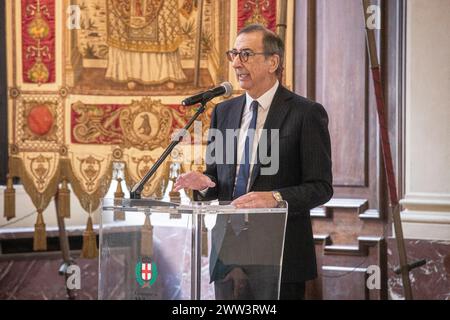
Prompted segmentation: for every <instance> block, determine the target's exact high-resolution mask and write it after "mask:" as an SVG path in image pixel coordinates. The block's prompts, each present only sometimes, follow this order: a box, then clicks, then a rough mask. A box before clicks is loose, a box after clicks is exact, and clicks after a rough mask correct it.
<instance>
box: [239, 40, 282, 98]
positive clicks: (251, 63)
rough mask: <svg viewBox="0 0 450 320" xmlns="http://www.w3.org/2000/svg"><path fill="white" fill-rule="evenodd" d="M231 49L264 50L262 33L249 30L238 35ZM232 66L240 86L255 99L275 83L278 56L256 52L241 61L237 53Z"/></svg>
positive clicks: (260, 51)
mask: <svg viewBox="0 0 450 320" xmlns="http://www.w3.org/2000/svg"><path fill="white" fill-rule="evenodd" d="M233 49H236V50H237V51H242V50H249V51H252V52H253V53H262V52H264V45H263V33H262V32H251V33H243V34H241V35H239V36H238V37H237V38H236V42H235V46H234V48H233ZM232 67H233V68H234V70H235V72H236V78H237V81H239V85H240V86H241V88H242V89H244V90H246V91H247V92H248V93H249V94H250V96H251V97H252V98H254V99H257V98H259V97H260V96H261V95H262V94H264V93H265V92H266V91H267V90H269V89H270V88H271V87H272V86H273V85H274V83H275V80H276V75H275V71H276V69H277V67H278V56H276V55H271V56H268V57H267V58H266V56H265V55H263V54H257V55H254V56H249V57H248V60H247V61H246V62H242V61H241V59H240V58H239V55H236V57H235V58H234V60H233V61H232Z"/></svg>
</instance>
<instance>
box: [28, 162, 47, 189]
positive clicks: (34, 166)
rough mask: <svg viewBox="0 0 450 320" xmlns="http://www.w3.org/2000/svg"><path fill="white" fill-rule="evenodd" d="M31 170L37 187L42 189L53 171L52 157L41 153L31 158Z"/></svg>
mask: <svg viewBox="0 0 450 320" xmlns="http://www.w3.org/2000/svg"><path fill="white" fill-rule="evenodd" d="M28 160H31V162H30V172H31V174H32V176H33V178H34V182H35V184H36V187H37V189H39V190H42V189H43V188H44V187H45V184H46V182H47V180H48V178H49V175H50V173H51V160H52V157H45V156H44V155H42V154H40V155H38V156H37V157H34V158H30V157H28Z"/></svg>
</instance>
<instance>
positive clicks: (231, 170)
mask: <svg viewBox="0 0 450 320" xmlns="http://www.w3.org/2000/svg"><path fill="white" fill-rule="evenodd" d="M245 100H246V99H245V94H244V95H242V96H241V97H240V98H239V99H238V100H237V101H236V104H235V108H236V111H235V112H234V110H233V112H231V113H230V114H228V115H227V120H228V121H227V124H226V126H225V128H227V129H233V130H237V129H239V128H240V126H241V120H242V114H243V113H244V107H245ZM224 134H225V136H226V132H224ZM224 142H225V145H226V143H229V142H228V141H225V139H224ZM232 143H233V150H234V151H233V157H234V159H233V163H230V164H227V165H226V168H228V170H227V171H228V172H227V175H228V179H230V181H231V183H230V184H229V190H227V194H228V195H229V196H230V199H231V197H232V195H233V188H234V181H235V180H236V163H237V137H236V139H234V141H232ZM225 159H226V155H225Z"/></svg>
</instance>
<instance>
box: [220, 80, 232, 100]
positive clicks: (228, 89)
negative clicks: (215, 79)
mask: <svg viewBox="0 0 450 320" xmlns="http://www.w3.org/2000/svg"><path fill="white" fill-rule="evenodd" d="M220 85H221V86H222V87H224V88H225V93H224V94H223V96H224V97H225V98H228V97H230V96H231V95H232V94H233V86H232V85H231V83H229V82H222V83H221V84H220Z"/></svg>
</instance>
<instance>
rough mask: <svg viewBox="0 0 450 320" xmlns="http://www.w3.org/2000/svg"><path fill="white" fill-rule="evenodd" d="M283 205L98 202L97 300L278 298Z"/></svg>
mask: <svg viewBox="0 0 450 320" xmlns="http://www.w3.org/2000/svg"><path fill="white" fill-rule="evenodd" d="M285 207H286V208H263V209H260V208H259V209H246V210H243V209H236V208H234V207H232V206H231V205H226V204H222V203H221V204H219V203H218V202H193V203H190V204H189V205H179V204H175V203H168V202H162V201H157V200H151V199H139V200H130V199H104V200H103V202H102V215H101V224H100V244H99V245H100V257H99V290H98V292H99V296H98V297H99V299H120V300H122V299H130V300H135V299H139V300H154V299H156V300H161V299H164V300H189V299H192V300H194V299H202V300H210V299H223V300H228V299H249V300H251V299H258V300H260V299H273V300H276V299H279V289H280V281H281V268H282V260H283V247H284V238H285V229H286V221H287V203H286V204H285ZM233 219H237V221H239V222H240V223H239V224H237V226H238V227H237V228H236V227H235V226H234V225H233V223H232V221H236V220H233ZM232 226H233V227H232Z"/></svg>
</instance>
